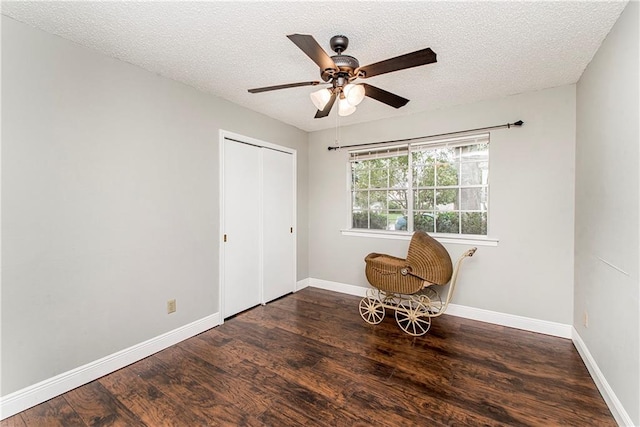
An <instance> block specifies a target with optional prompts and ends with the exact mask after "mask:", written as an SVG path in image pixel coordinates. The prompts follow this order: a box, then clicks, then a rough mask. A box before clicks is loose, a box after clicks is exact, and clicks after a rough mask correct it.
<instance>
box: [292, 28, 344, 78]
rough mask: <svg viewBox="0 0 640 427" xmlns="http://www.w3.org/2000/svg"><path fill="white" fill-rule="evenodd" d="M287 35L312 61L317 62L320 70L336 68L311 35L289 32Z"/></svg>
mask: <svg viewBox="0 0 640 427" xmlns="http://www.w3.org/2000/svg"><path fill="white" fill-rule="evenodd" d="M287 37H289V40H291V41H292V42H294V43H295V45H296V46H298V47H299V48H300V49H301V50H302V51H303V52H304V53H306V54H307V56H308V57H309V58H311V60H312V61H313V62H315V63H316V64H318V66H319V67H320V69H321V70H323V71H324V70H328V69H337V68H338V67H336V64H335V63H334V62H333V59H331V57H329V55H327V52H325V51H324V49H322V48H321V47H320V45H319V44H318V42H317V41H316V39H314V38H313V36H310V35H308V34H290V35H288V36H287Z"/></svg>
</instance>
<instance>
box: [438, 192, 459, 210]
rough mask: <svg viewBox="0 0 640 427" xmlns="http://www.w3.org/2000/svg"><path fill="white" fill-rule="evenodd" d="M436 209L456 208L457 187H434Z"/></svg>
mask: <svg viewBox="0 0 640 427" xmlns="http://www.w3.org/2000/svg"><path fill="white" fill-rule="evenodd" d="M435 204H436V209H437V210H439V211H452V210H455V209H458V189H457V188H448V189H442V188H439V189H436V201H435Z"/></svg>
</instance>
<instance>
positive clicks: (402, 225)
mask: <svg viewBox="0 0 640 427" xmlns="http://www.w3.org/2000/svg"><path fill="white" fill-rule="evenodd" d="M406 229H407V213H406V212H402V211H389V215H387V230H406Z"/></svg>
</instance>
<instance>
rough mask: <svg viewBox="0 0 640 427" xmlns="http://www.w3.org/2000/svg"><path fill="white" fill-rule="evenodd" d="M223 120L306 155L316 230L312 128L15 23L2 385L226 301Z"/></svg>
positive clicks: (67, 365)
mask: <svg viewBox="0 0 640 427" xmlns="http://www.w3.org/2000/svg"><path fill="white" fill-rule="evenodd" d="M219 129H225V130H228V131H232V132H236V133H239V134H244V135H247V136H250V137H253V138H257V139H261V140H264V141H268V142H271V143H275V144H281V145H286V146H288V147H293V148H296V149H297V150H298V183H297V187H298V200H299V202H300V205H299V207H298V219H297V221H298V223H299V224H306V223H307V221H308V219H307V212H306V207H307V203H308V202H307V188H306V187H307V170H306V169H307V158H308V156H307V134H306V133H305V132H303V131H301V130H299V129H296V128H293V127H291V126H288V125H285V124H283V123H280V122H277V121H275V120H272V119H269V118H267V117H266V116H263V115H260V114H257V113H254V112H251V111H249V110H246V109H243V108H241V107H239V106H237V105H234V104H232V103H229V102H226V101H224V100H222V99H219V98H216V97H214V96H211V95H208V94H204V93H201V92H198V91H196V90H195V89H192V88H190V87H187V86H185V85H183V84H180V83H177V82H175V81H171V80H168V79H165V78H162V77H159V76H156V75H154V74H151V73H149V72H147V71H144V70H142V69H140V68H137V67H135V66H132V65H130V64H127V63H124V62H121V61H118V60H115V59H112V58H109V57H106V56H103V55H101V54H98V53H95V52H93V51H90V50H88V49H85V48H83V47H80V46H79V45H76V44H74V43H71V42H69V41H66V40H64V39H62V38H59V37H56V36H52V35H49V34H47V33H44V32H42V31H39V30H36V29H33V28H31V27H28V26H26V25H24V24H21V23H18V22H16V21H14V20H12V19H9V18H6V17H4V16H3V17H2V267H3V268H2V330H1V333H2V366H1V371H2V384H1V387H2V390H1V392H2V395H7V394H9V393H11V392H14V391H16V390H19V389H21V388H24V387H26V386H29V385H31V384H34V383H36V382H38V381H41V380H45V379H48V378H50V377H53V376H54V375H56V374H60V373H62V372H66V371H68V370H70V369H72V368H75V367H78V366H80V365H83V364H85V363H89V362H92V361H94V360H96V359H99V358H101V357H103V356H106V355H109V354H112V353H114V352H116V351H119V350H121V349H124V348H127V347H129V346H132V345H134V344H137V343H140V342H142V341H145V340H147V339H150V338H153V337H155V336H158V335H160V334H162V333H164V332H167V331H170V330H173V329H175V328H178V327H180V326H182V325H186V324H188V323H190V322H193V321H195V320H198V319H201V318H203V317H205V316H208V315H211V314H213V313H216V312H217V311H218V244H219V243H218V242H219V236H218V220H219V218H218V216H219V203H218V185H219V184H218V137H219V135H218V132H219ZM307 247H308V243H307V234H306V227H304V226H301V227H299V230H298V251H299V262H298V276H299V278H305V277H308V270H307V261H308V254H307ZM170 298H176V299H177V308H178V310H177V312H176V313H175V314H172V315H167V314H166V301H167V300H168V299H170Z"/></svg>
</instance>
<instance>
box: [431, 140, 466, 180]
mask: <svg viewBox="0 0 640 427" xmlns="http://www.w3.org/2000/svg"><path fill="white" fill-rule="evenodd" d="M435 151H436V157H437V167H436V185H438V186H445V185H458V167H459V164H460V159H459V158H458V152H459V149H458V148H439V149H437V150H435Z"/></svg>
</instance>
